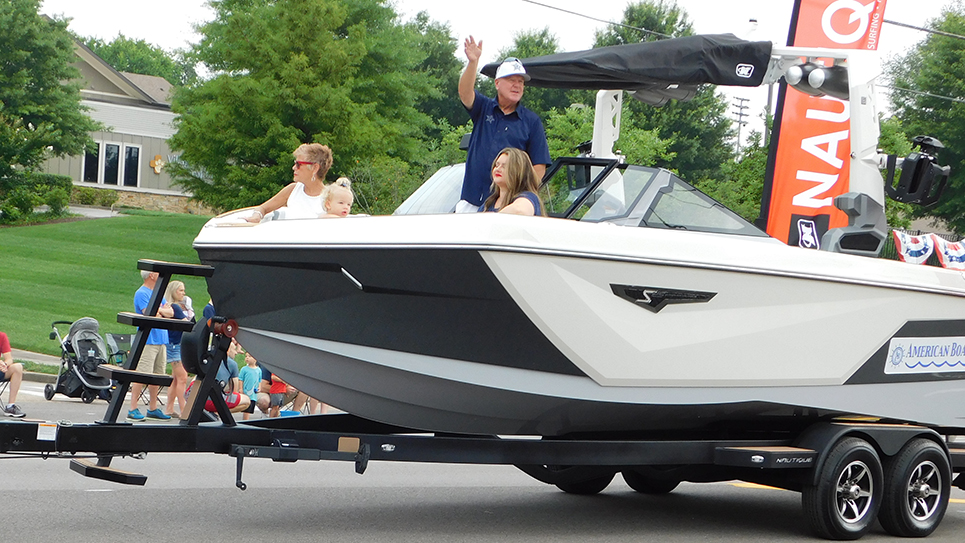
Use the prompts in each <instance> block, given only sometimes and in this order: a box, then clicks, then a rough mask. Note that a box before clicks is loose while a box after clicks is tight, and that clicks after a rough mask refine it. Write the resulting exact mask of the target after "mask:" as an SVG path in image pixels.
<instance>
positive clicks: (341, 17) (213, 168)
mask: <svg viewBox="0 0 965 543" xmlns="http://www.w3.org/2000/svg"><path fill="white" fill-rule="evenodd" d="M211 6H212V7H213V8H214V11H215V18H214V20H213V21H211V22H209V23H207V24H204V25H202V26H201V28H200V29H199V30H200V33H201V34H202V40H201V42H200V43H199V44H197V45H195V46H194V47H193V49H192V51H191V55H192V56H193V58H196V59H197V60H199V61H201V62H203V63H204V64H205V65H206V66H207V67H208V69H209V70H211V71H212V73H213V74H214V76H213V77H212V78H211V79H210V80H207V81H204V82H203V83H200V84H198V85H195V86H193V87H189V88H186V89H182V90H181V91H180V92H179V93H178V95H177V96H176V97H175V100H174V104H173V105H172V107H173V109H174V111H175V112H176V113H178V114H179V115H180V117H179V119H178V121H177V128H178V132H177V133H176V134H175V135H174V136H173V137H172V138H171V140H170V143H171V146H172V148H173V149H175V150H177V151H180V152H181V161H180V162H178V163H176V164H173V165H172V166H173V167H172V175H174V176H175V178H176V179H177V181H178V182H179V183H180V184H181V185H182V186H184V187H185V188H187V189H189V190H191V191H192V192H193V193H194V195H195V197H196V198H197V199H199V200H201V201H203V202H204V203H206V204H207V205H210V206H212V207H215V208H230V207H239V206H244V205H251V204H253V203H256V202H260V201H263V200H264V199H266V198H267V197H269V196H270V195H272V194H274V193H275V192H277V191H278V189H279V188H281V187H282V186H284V185H285V184H287V183H289V182H291V171H290V170H291V161H292V158H291V152H292V150H294V149H295V147H297V146H298V145H299V144H300V143H303V142H310V141H317V142H320V143H325V144H327V145H329V146H330V147H331V148H332V150H333V154H334V164H333V166H332V169H331V171H330V173H329V176H330V177H332V178H334V176H336V175H339V174H341V173H343V172H348V171H349V170H351V169H352V168H354V167H355V166H356V165H357V164H359V163H366V162H367V161H373V163H374V161H376V160H378V162H379V164H390V165H391V164H398V162H396V161H391V160H384V159H383V158H380V157H385V158H393V159H399V160H400V161H402V162H406V163H407V162H411V161H412V159H413V158H414V157H416V156H418V154H419V153H420V152H421V149H422V147H423V142H424V134H425V131H426V130H427V129H429V128H430V127H431V126H432V124H431V119H430V118H429V116H428V115H426V114H425V113H424V112H422V111H420V110H419V109H418V108H417V107H416V104H418V103H421V102H422V101H423V99H424V98H425V97H426V96H430V95H431V94H432V92H433V80H432V77H431V76H430V75H427V74H426V73H425V72H424V71H420V66H422V63H423V61H424V60H425V58H426V52H425V50H424V48H422V47H420V43H423V36H422V35H420V34H419V33H418V32H416V31H415V30H414V27H413V26H412V25H403V24H400V23H399V21H398V18H397V16H396V13H395V11H393V9H392V8H391V7H390V5H389V3H388V2H387V0H352V1H347V0H276V1H270V0H214V1H212V2H211ZM402 173H405V172H402ZM407 175H408V174H407Z"/></svg>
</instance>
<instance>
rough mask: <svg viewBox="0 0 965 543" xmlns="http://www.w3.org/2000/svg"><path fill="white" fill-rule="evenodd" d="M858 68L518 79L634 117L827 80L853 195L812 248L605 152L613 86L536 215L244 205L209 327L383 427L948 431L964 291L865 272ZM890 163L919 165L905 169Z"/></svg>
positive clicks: (763, 62)
mask: <svg viewBox="0 0 965 543" xmlns="http://www.w3.org/2000/svg"><path fill="white" fill-rule="evenodd" d="M817 58H832V59H834V69H829V68H821V67H817V65H815V64H814V63H813V61H814V59H817ZM669 59H675V60H674V62H671V61H670V60H669ZM867 60H868V59H867V54H866V53H865V52H860V51H859V52H856V51H833V50H823V49H799V48H778V47H773V46H772V45H771V44H770V43H768V42H743V41H741V40H737V39H736V38H733V37H732V36H710V37H707V36H697V37H693V38H683V39H678V40H666V41H662V42H653V43H645V44H637V45H631V46H618V47H612V48H602V49H598V50H592V51H588V52H582V53H565V54H561V55H551V56H550V57H540V58H537V59H527V60H525V61H524V64H525V65H526V68H527V71H528V73H529V74H530V75H531V76H532V80H531V82H530V83H531V84H536V85H544V86H570V87H574V86H576V87H579V88H587V87H588V86H593V85H596V86H600V85H603V84H604V83H607V84H612V85H614V86H616V85H619V86H622V87H623V88H632V89H635V94H636V95H642V97H643V98H644V99H646V100H648V101H660V100H663V99H665V98H667V97H668V96H669V97H674V98H680V97H686V96H687V95H691V94H692V91H693V89H694V88H695V87H696V85H697V84H700V83H718V84H744V85H752V84H753V85H759V84H766V83H769V82H774V81H777V80H778V79H779V78H780V77H782V76H784V75H785V74H790V75H788V77H789V78H794V79H796V80H797V81H798V82H799V83H800V80H801V79H802V78H801V75H800V74H799V73H797V72H795V70H798V71H801V72H802V73H803V72H807V73H808V74H810V73H813V72H815V71H821V70H826V71H827V72H828V74H827V75H826V77H824V78H823V80H822V82H824V84H825V86H826V87H827V90H828V92H833V93H836V94H839V95H842V96H843V98H848V97H849V96H850V97H851V100H850V103H851V106H850V109H851V126H852V134H853V136H852V150H853V152H852V156H851V158H850V162H851V164H850V169H851V174H852V176H851V189H852V191H853V192H852V193H850V194H849V195H846V197H843V198H840V199H839V200H841V202H839V205H842V206H850V208H848V209H849V210H850V211H851V215H852V224H851V226H849V227H846V228H841V229H837V230H832V231H831V232H829V235H828V236H827V238H828V239H827V240H826V243H825V245H826V246H828V247H830V249H831V250H826V251H808V250H802V249H799V248H793V247H788V246H786V245H784V244H783V243H781V242H779V241H777V240H774V239H772V238H770V237H769V236H767V235H766V234H764V233H763V232H761V231H760V230H758V229H757V228H756V227H755V226H753V225H752V224H750V223H748V222H747V221H745V220H743V219H742V218H740V217H739V216H737V215H736V214H734V213H732V212H730V211H729V210H727V209H726V208H724V207H723V206H721V205H720V204H719V203H717V202H715V201H714V200H713V199H711V198H709V197H707V196H706V195H704V194H702V193H700V192H699V191H697V190H696V189H694V188H693V187H692V186H691V185H689V184H687V183H686V182H684V181H683V180H682V179H680V178H679V177H677V176H676V175H674V174H673V173H671V172H669V171H667V170H662V169H659V168H649V167H643V166H635V165H627V164H624V163H622V162H621V161H620V160H619V158H617V157H612V153H611V152H610V149H611V148H612V142H613V141H615V140H616V137H617V134H615V133H614V132H613V130H611V131H610V132H607V131H606V130H602V129H600V128H599V126H600V125H603V126H604V127H605V126H611V127H612V126H616V127H617V128H616V130H617V131H618V126H619V123H618V115H619V107H618V106H619V102H620V99H619V96H620V95H619V93H618V92H610V93H601V95H600V96H599V97H598V107H597V111H598V117H599V115H600V112H601V111H602V112H603V122H599V120H598V123H597V125H598V126H597V131H596V132H597V136H598V137H597V138H595V139H594V146H595V148H594V152H593V153H592V154H593V155H594V156H595V158H586V157H584V158H567V159H561V160H559V161H557V163H556V164H554V165H553V166H552V167H551V168H550V170H549V171H548V173H547V175H546V177H545V178H544V184H543V188H542V189H541V191H542V194H543V198H544V200H545V201H546V203H547V207H548V209H549V211H550V214H551V215H553V216H554V218H539V217H518V216H506V215H500V214H491V213H488V214H484V213H480V214H469V215H456V214H436V215H423V216H391V217H352V218H349V219H347V220H312V219H309V220H271V217H269V218H267V219H266V220H265V221H264V222H262V223H261V224H258V225H249V224H248V223H246V222H244V221H242V220H241V219H240V218H239V217H244V216H246V215H247V213H248V212H247V211H245V210H240V211H237V212H234V213H229V214H226V215H222V216H219V217H217V218H215V219H212V220H211V221H210V222H209V223H208V224H207V225H206V226H205V227H204V228H203V229H202V231H201V232H200V234H199V235H198V237H197V239H196V240H195V242H194V247H195V249H196V250H197V251H198V254H199V256H200V258H201V261H202V262H204V263H205V264H208V265H211V266H212V267H213V268H214V269H215V273H214V275H213V276H212V277H211V278H210V279H209V280H208V285H209V292H210V294H211V296H212V297H213V300H214V302H215V306H216V307H217V309H218V312H219V314H222V315H225V316H227V317H229V318H232V319H235V320H237V322H238V323H239V324H240V332H239V335H238V339H239V341H240V342H241V343H242V344H243V345H245V347H246V348H247V349H248V350H250V351H251V352H252V353H253V354H254V355H255V356H256V357H257V358H258V359H259V361H260V362H261V363H263V364H264V365H266V366H267V367H269V368H270V369H271V370H272V371H274V372H276V373H277V374H279V375H280V376H281V377H282V378H284V379H285V380H286V381H288V382H291V383H293V384H295V385H296V386H297V387H298V388H299V389H301V390H303V391H305V392H306V393H308V394H309V395H311V396H313V397H317V398H321V399H323V400H324V401H326V402H329V403H331V404H332V405H334V406H336V407H338V408H340V409H343V410H345V411H348V412H350V413H353V414H355V415H358V416H361V417H365V418H368V419H371V420H375V421H379V422H383V423H388V424H395V425H400V426H405V427H410V428H418V429H422V430H426V431H443V432H452V433H466V434H527V435H539V436H547V437H557V436H567V435H580V434H588V433H593V434H601V433H604V434H608V435H621V434H625V435H631V434H633V433H634V432H645V431H651V430H673V429H699V428H714V427H719V426H721V425H724V426H734V425H739V426H747V427H752V426H754V425H756V424H760V422H761V421H762V420H768V421H776V420H782V423H783V424H792V425H806V424H809V423H811V422H813V421H815V420H822V419H827V418H830V417H834V416H841V415H861V416H871V417H878V418H884V419H889V420H895V421H906V422H913V423H918V424H926V425H934V426H944V427H955V426H962V421H963V419H965V404H962V403H961V402H959V401H957V399H958V398H959V397H960V395H961V394H962V392H963V390H965V381H963V380H962V378H963V377H965V353H962V350H963V348H962V345H965V320H963V318H962V316H963V315H965V277H963V274H962V273H961V272H959V271H953V270H946V269H941V268H935V267H925V266H911V265H907V264H904V263H900V262H896V261H888V260H884V259H878V258H869V257H868V256H869V255H876V254H877V252H878V250H880V246H881V244H882V243H883V241H884V238H885V234H886V230H885V225H884V213H883V202H884V182H883V181H882V177H881V174H880V173H879V166H880V165H883V164H886V163H887V158H886V157H882V156H880V155H879V154H878V152H877V150H876V144H877V124H876V123H877V120H876V119H877V114H876V112H875V109H874V92H873V86H872V80H873V76H874V73H873V72H869V71H867V70H866V69H863V67H865V66H866V64H863V63H862V62H864V61H867ZM667 65H670V66H671V68H672V69H670V70H666V69H664V68H665V67H666V66H667ZM845 68H847V70H844V69H845ZM668 71H669V72H670V73H667V72H668ZM840 73H845V74H846V75H848V76H849V79H847V81H846V83H844V85H843V90H842V85H841V84H832V83H831V77H832V75H835V74H837V75H840ZM614 74H616V75H614ZM654 74H657V75H654ZM658 76H659V77H663V78H664V79H658ZM805 79H806V78H805ZM814 79H815V78H814V77H812V80H814ZM804 84H805V85H807V83H806V82H805V83H804ZM810 90H812V91H813V90H814V89H813V88H812V89H810ZM818 90H821V89H818ZM614 117H617V122H616V123H614V122H613V119H614ZM608 154H610V155H611V156H610V157H608ZM912 159H914V160H920V161H923V162H922V164H921V166H916V167H914V168H912V167H909V165H911V164H912V162H911V160H912ZM929 160H930V161H929ZM905 166H906V167H905V168H903V170H902V171H903V172H904V171H908V172H911V171H913V170H914V171H919V170H922V171H927V172H929V173H930V174H931V173H932V170H931V169H930V168H935V167H937V166H936V165H935V164H934V159H933V157H931V155H928V154H926V153H924V152H923V153H917V154H916V156H915V157H909V158H908V159H906V164H905ZM944 173H945V174H947V170H945V172H944ZM915 189H916V190H917V189H919V187H918V185H917V184H916V186H915ZM848 253H857V254H848Z"/></svg>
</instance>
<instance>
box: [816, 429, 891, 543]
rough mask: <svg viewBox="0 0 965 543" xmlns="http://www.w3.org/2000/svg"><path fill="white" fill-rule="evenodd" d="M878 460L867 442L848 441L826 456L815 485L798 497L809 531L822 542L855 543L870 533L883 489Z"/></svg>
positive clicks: (836, 446)
mask: <svg viewBox="0 0 965 543" xmlns="http://www.w3.org/2000/svg"><path fill="white" fill-rule="evenodd" d="M883 482H884V475H883V471H882V467H881V460H880V459H879V458H878V453H877V451H875V449H874V447H872V446H871V445H870V444H868V442H867V441H865V440H863V439H859V438H856V437H847V438H844V439H842V440H841V441H839V442H838V443H837V444H835V445H834V447H833V448H832V449H831V452H829V453H828V456H827V458H826V459H825V461H824V464H823V466H822V467H821V471H820V473H819V474H818V482H817V484H814V485H811V484H809V485H806V486H805V487H804V490H803V492H802V493H801V502H802V505H803V507H804V514H805V517H806V518H807V521H808V525H809V527H810V528H811V530H812V531H813V532H814V533H815V534H816V535H817V536H818V537H823V538H825V539H838V540H842V539H858V538H860V537H861V536H863V535H864V534H865V533H867V532H868V530H870V529H871V526H872V524H873V523H874V520H875V516H876V515H877V513H878V508H879V507H880V505H881V495H882V490H883V487H884V484H883Z"/></svg>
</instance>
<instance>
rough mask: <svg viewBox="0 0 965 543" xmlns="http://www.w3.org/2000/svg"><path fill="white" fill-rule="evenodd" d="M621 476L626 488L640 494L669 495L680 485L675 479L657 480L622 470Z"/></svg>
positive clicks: (635, 472)
mask: <svg viewBox="0 0 965 543" xmlns="http://www.w3.org/2000/svg"><path fill="white" fill-rule="evenodd" d="M622 474H623V480H624V481H626V483H627V486H629V487H630V488H632V489H634V490H636V491H637V492H639V493H641V494H654V495H656V494H669V493H671V492H673V489H675V488H677V485H679V484H680V481H677V480H675V479H658V478H656V477H650V476H647V475H644V474H642V473H640V472H638V471H633V470H623V472H622Z"/></svg>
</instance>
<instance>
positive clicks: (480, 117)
mask: <svg viewBox="0 0 965 543" xmlns="http://www.w3.org/2000/svg"><path fill="white" fill-rule="evenodd" d="M465 51H466V58H467V59H469V63H468V64H467V65H466V70H465V71H464V72H463V73H462V77H460V78H459V99H460V100H462V104H463V105H464V106H466V109H467V110H468V111H469V116H470V117H471V118H472V123H473V126H472V136H470V139H469V153H468V155H467V157H466V177H465V178H464V179H463V182H462V194H461V196H460V198H461V200H460V201H459V203H458V204H457V205H456V212H457V213H466V212H473V211H476V210H478V208H479V206H480V205H482V203H483V201H484V200H485V199H486V197H487V196H489V191H490V187H491V186H492V176H491V172H490V168H491V167H492V164H493V160H495V159H496V155H497V154H499V152H500V151H502V150H503V149H505V148H506V147H516V148H517V149H522V150H523V151H525V152H526V153H527V154H528V155H529V158H530V160H531V161H532V162H533V169H534V170H535V171H536V177H537V179H540V180H542V179H543V174H544V173H546V165H547V164H550V163H551V162H552V160H551V159H550V152H549V147H548V145H547V144H546V132H545V131H544V130H543V122H542V121H541V120H540V118H539V116H538V115H536V114H535V113H533V112H532V111H530V110H528V109H526V108H525V107H523V106H522V105H520V103H519V101H520V99H521V98H522V97H523V91H524V90H525V88H526V81H529V76H528V75H526V68H524V67H523V64H522V63H521V62H520V61H519V59H516V58H507V59H506V60H504V61H503V63H502V64H500V65H499V68H498V69H497V70H496V81H495V84H496V99H492V98H489V97H487V96H483V95H482V94H480V93H479V92H476V72H477V69H478V67H479V57H480V56H482V40H480V41H479V43H476V40H475V39H473V37H472V36H469V39H467V40H466V42H465Z"/></svg>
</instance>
